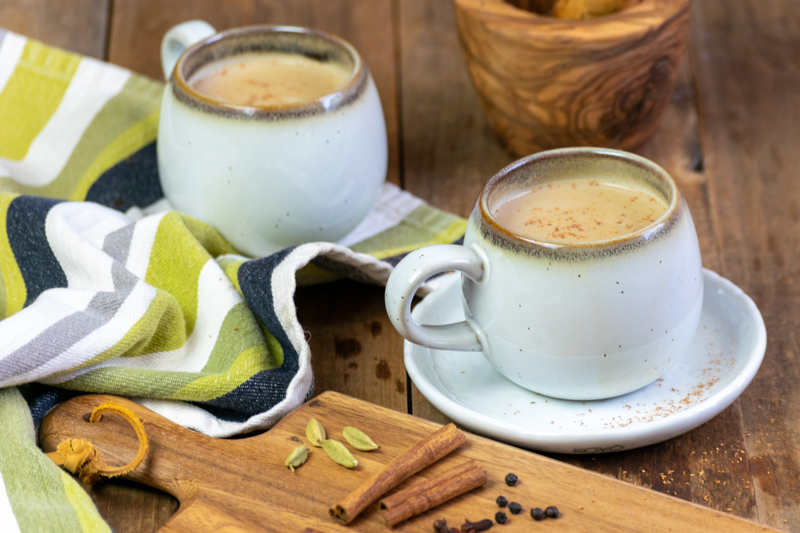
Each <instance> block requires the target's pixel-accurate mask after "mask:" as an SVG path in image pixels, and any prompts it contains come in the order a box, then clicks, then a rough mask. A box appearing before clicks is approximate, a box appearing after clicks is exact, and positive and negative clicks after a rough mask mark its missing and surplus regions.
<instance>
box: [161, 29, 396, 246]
mask: <svg viewBox="0 0 800 533" xmlns="http://www.w3.org/2000/svg"><path fill="white" fill-rule="evenodd" d="M269 51H278V52H290V53H299V54H304V55H307V56H308V57H311V58H313V59H316V60H319V61H335V62H338V63H340V64H342V65H345V66H346V67H347V68H348V69H350V71H351V72H352V74H351V76H350V78H349V80H348V81H347V82H346V83H345V84H344V85H343V86H342V87H340V88H338V89H337V90H336V91H335V92H333V93H331V94H328V95H325V96H322V97H320V98H318V99H316V100H314V101H311V102H306V103H302V104H293V105H284V106H269V107H265V106H262V107H258V106H255V107H253V106H244V105H235V104H231V103H226V102H219V101H215V100H212V99H209V98H207V97H205V96H203V95H201V94H199V93H197V92H195V91H194V90H193V89H192V88H191V86H190V85H189V83H188V80H189V79H190V78H191V76H192V74H194V73H195V72H197V71H198V69H200V68H202V67H203V66H205V65H207V64H208V63H210V62H213V61H217V60H219V59H222V58H226V57H230V56H234V55H237V54H242V53H252V52H269ZM161 52H162V63H163V68H164V75H165V77H166V78H167V79H168V84H167V87H166V89H165V91H164V98H163V100H162V104H161V117H160V121H159V129H158V142H157V149H158V167H159V174H160V177H161V184H162V187H163V189H164V194H165V196H166V197H167V199H168V200H169V201H170V204H171V205H172V206H173V207H175V208H176V209H178V210H180V211H182V212H184V213H186V214H188V215H190V216H193V217H195V218H199V219H200V220H203V221H205V222H208V223H209V224H211V225H213V226H214V227H216V228H217V229H218V230H219V231H220V232H221V233H222V234H223V235H224V236H225V238H226V239H228V240H229V241H230V242H231V244H233V245H234V246H235V247H236V248H237V249H238V250H241V251H242V252H244V253H247V254H249V255H252V256H263V255H268V254H271V253H273V252H275V251H277V250H280V249H282V248H285V247H287V246H292V245H296V244H300V243H303V242H312V241H336V240H339V239H340V238H342V237H344V236H345V235H346V234H347V233H349V232H350V231H351V230H353V229H354V228H355V227H356V226H357V225H358V223H359V222H361V220H362V219H363V218H364V217H365V216H366V215H367V213H368V212H369V210H370V209H371V207H372V205H373V203H374V202H375V200H376V199H377V198H378V195H379V194H380V191H381V188H382V187H383V182H384V181H385V179H386V168H387V142H386V126H385V123H384V119H383V110H382V108H381V103H380V99H379V97H378V92H377V89H376V88H375V83H374V82H373V80H372V77H371V76H370V74H369V71H368V70H367V66H366V65H365V64H364V62H363V60H362V59H361V56H360V55H359V54H358V52H357V51H356V50H355V49H354V48H353V47H352V46H351V45H350V44H348V43H347V42H345V41H343V40H341V39H339V38H336V37H333V36H331V35H328V34H325V33H322V32H318V31H314V30H309V29H306V28H294V27H286V26H251V27H246V28H239V29H233V30H228V31H225V32H222V33H217V32H216V30H214V28H212V27H211V26H209V25H208V24H207V23H205V22H203V21H189V22H186V23H183V24H180V25H178V26H176V27H174V28H172V29H171V30H170V31H169V32H168V33H167V34H166V36H165V37H164V41H163V43H162V49H161Z"/></svg>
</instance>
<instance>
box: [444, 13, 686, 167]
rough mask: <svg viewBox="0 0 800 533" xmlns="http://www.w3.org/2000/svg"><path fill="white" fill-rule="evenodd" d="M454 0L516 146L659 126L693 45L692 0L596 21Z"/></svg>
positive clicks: (602, 141)
mask: <svg viewBox="0 0 800 533" xmlns="http://www.w3.org/2000/svg"><path fill="white" fill-rule="evenodd" d="M454 3H455V12H456V21H457V24H458V31H459V36H460V38H461V48H462V50H463V52H464V56H465V58H466V63H467V67H468V69H469V73H470V77H471V78H472V83H473V85H474V86H475V89H476V91H477V93H478V95H479V97H480V100H481V102H482V104H483V107H484V109H485V111H486V114H487V116H488V118H489V122H490V124H491V126H492V128H493V129H494V131H495V132H496V133H497V135H498V136H499V137H500V138H501V139H502V141H503V142H504V143H505V144H506V146H507V147H508V148H509V149H510V150H511V151H512V152H514V153H516V154H518V155H525V154H530V153H533V152H538V151H540V150H547V149H551V148H560V147H565V146H604V147H613V148H619V149H623V150H624V149H631V148H634V147H637V146H639V145H641V144H643V143H644V142H645V141H647V140H648V139H649V138H650V137H651V136H652V135H653V133H655V130H656V126H657V125H658V121H659V119H660V118H661V115H662V113H663V111H664V109H665V107H666V105H667V103H668V102H669V100H670V97H671V93H672V89H673V87H674V84H675V80H676V78H677V76H678V71H679V67H680V62H681V59H682V58H683V55H684V51H685V48H686V43H687V40H688V35H689V12H690V8H691V5H690V4H691V0H642V2H641V3H639V4H637V5H634V6H632V7H629V8H627V9H625V10H623V11H620V12H617V13H614V14H611V15H607V16H604V17H599V18H594V19H589V20H564V19H557V18H553V17H548V16H544V15H539V14H537V13H534V12H532V11H528V10H525V9H520V8H518V7H516V6H515V5H513V4H512V3H509V2H507V1H506V0H454Z"/></svg>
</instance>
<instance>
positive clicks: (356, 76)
mask: <svg viewBox="0 0 800 533" xmlns="http://www.w3.org/2000/svg"><path fill="white" fill-rule="evenodd" d="M262 52H281V53H288V54H298V55H302V56H305V57H308V58H309V59H313V60H315V61H319V62H322V63H329V62H331V63H337V64H339V65H341V66H343V67H344V68H345V69H346V70H347V71H348V72H349V76H348V78H347V80H346V81H345V82H344V84H343V85H341V86H339V87H337V88H336V89H335V90H333V91H332V92H331V93H329V94H326V95H323V96H321V97H319V98H316V99H313V100H308V101H304V102H298V103H292V104H281V105H273V106H258V105H239V104H234V103H230V102H224V101H220V100H215V99H213V98H209V97H208V96H205V95H203V94H200V93H198V92H197V91H195V90H194V89H193V88H192V87H191V85H190V84H189V81H190V80H191V79H192V76H193V75H194V74H196V73H197V72H198V71H199V70H201V69H202V68H203V67H205V66H207V65H209V64H211V63H214V62H217V61H220V60H224V59H228V58H231V57H236V56H239V55H243V54H253V53H262ZM173 77H174V78H175V82H176V85H177V87H176V89H177V90H176V93H177V92H178V90H179V91H180V92H181V93H183V94H182V95H179V96H184V97H189V98H191V99H192V100H195V101H196V103H200V104H203V107H206V108H207V107H209V106H211V107H212V108H219V109H211V110H212V111H220V110H224V111H226V112H229V111H231V110H237V109H251V110H256V111H255V112H256V113H262V114H263V113H264V112H267V113H268V112H270V111H279V112H280V111H286V110H287V109H303V108H308V109H306V110H307V111H309V110H313V108H314V107H317V108H319V107H321V108H323V109H324V110H326V111H330V110H332V109H333V108H336V107H339V106H341V105H344V104H346V103H348V102H349V101H350V100H352V99H353V98H355V97H357V95H358V94H360V92H361V90H362V89H363V85H364V82H365V78H366V76H365V74H364V72H363V66H362V62H361V58H360V56H359V54H358V52H356V50H355V48H353V47H352V46H351V45H350V44H349V43H347V42H346V41H344V40H342V39H339V38H337V37H334V36H333V35H329V34H327V33H324V32H320V31H317V30H311V29H308V28H299V27H293V26H249V27H245V28H236V29H232V30H228V31H224V32H221V33H218V34H216V35H213V36H211V37H209V38H208V39H205V40H204V41H200V42H199V43H196V44H194V45H193V46H191V47H190V48H188V49H187V50H186V51H185V52H184V53H183V55H182V56H181V58H180V59H179V60H178V64H177V66H176V68H175V71H174V74H173ZM249 114H253V113H252V112H251V113H249Z"/></svg>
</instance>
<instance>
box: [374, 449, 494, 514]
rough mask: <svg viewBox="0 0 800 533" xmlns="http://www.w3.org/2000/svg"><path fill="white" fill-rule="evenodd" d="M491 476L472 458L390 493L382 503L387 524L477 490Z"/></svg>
mask: <svg viewBox="0 0 800 533" xmlns="http://www.w3.org/2000/svg"><path fill="white" fill-rule="evenodd" d="M488 479H489V477H488V475H487V474H486V469H485V468H483V467H482V466H478V465H477V464H476V463H475V461H468V462H466V463H464V464H462V465H460V466H457V467H455V468H453V469H451V470H448V471H447V472H445V473H443V474H442V475H440V476H438V477H435V478H433V479H429V480H428V481H425V482H423V483H417V484H416V485H414V486H413V487H409V488H407V489H406V490H403V491H400V492H398V493H397V494H393V495H392V496H389V497H388V498H386V499H385V500H383V501H382V502H381V504H380V506H381V509H382V510H384V511H385V512H384V514H383V518H384V520H386V525H387V526H389V527H392V526H394V525H396V524H399V523H400V522H402V521H404V520H408V519H409V518H411V517H412V516H417V515H418V514H420V513H424V512H425V511H427V510H428V509H432V508H434V507H436V506H438V505H441V504H443V503H445V502H448V501H450V500H452V499H453V498H455V497H456V496H461V495H462V494H464V493H466V492H469V491H471V490H472V489H476V488H478V487H480V486H481V485H483V484H485V483H486V481H487V480H488Z"/></svg>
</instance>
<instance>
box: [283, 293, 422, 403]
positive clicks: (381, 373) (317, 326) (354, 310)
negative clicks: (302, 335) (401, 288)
mask: <svg viewBox="0 0 800 533" xmlns="http://www.w3.org/2000/svg"><path fill="white" fill-rule="evenodd" d="M295 302H296V303H297V312H298V319H299V320H300V323H301V324H303V327H304V328H305V329H306V331H307V336H308V342H309V344H310V346H311V354H312V364H313V367H314V394H315V395H317V394H320V393H322V392H325V391H329V390H332V391H337V392H341V393H344V394H348V395H350V396H354V397H356V398H363V399H366V400H368V401H370V402H372V403H375V404H378V405H381V406H384V407H388V408H390V409H394V410H395V411H401V412H403V413H405V412H407V409H408V401H407V398H408V391H407V390H406V387H407V383H406V369H405V365H404V364H403V338H402V337H401V336H400V334H399V333H397V330H395V329H394V328H393V327H392V325H391V322H389V319H388V317H387V316H386V311H385V307H384V303H383V287H375V286H373V285H365V284H363V283H356V282H354V281H339V282H336V283H330V284H328V285H325V286H315V287H305V288H301V289H300V290H299V291H298V293H297V297H296V298H295Z"/></svg>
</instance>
